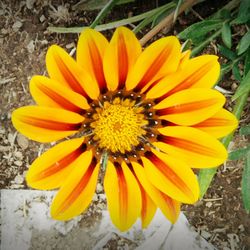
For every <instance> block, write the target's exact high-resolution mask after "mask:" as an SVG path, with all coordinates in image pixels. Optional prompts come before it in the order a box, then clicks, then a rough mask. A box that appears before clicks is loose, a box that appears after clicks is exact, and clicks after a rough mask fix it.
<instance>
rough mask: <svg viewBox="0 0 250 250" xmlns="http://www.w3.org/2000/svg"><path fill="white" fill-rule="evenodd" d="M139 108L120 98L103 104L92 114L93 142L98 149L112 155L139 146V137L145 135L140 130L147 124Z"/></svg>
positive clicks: (144, 132)
mask: <svg viewBox="0 0 250 250" xmlns="http://www.w3.org/2000/svg"><path fill="white" fill-rule="evenodd" d="M140 112H141V108H138V107H135V106H134V101H131V100H129V99H125V100H123V101H121V100H120V98H115V100H114V101H113V102H112V103H110V102H107V101H106V102H104V105H103V107H102V108H98V109H97V112H96V113H95V114H94V116H93V118H94V120H95V121H94V122H92V123H91V127H92V128H93V129H94V130H93V132H94V140H95V141H98V144H99V147H100V148H102V149H106V150H109V151H111V152H113V153H115V152H121V153H125V152H126V151H131V150H132V148H133V146H137V145H138V144H139V137H140V136H142V135H144V134H146V131H145V130H144V129H143V128H142V127H143V126H144V125H146V124H147V120H145V118H144V115H143V114H140Z"/></svg>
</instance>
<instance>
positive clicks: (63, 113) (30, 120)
mask: <svg viewBox="0 0 250 250" xmlns="http://www.w3.org/2000/svg"><path fill="white" fill-rule="evenodd" d="M83 120H84V118H83V117H82V116H81V115H79V114H77V113H73V112H71V111H67V110H63V109H57V108H47V107H39V106H26V107H21V108H18V109H16V110H15V111H13V113H12V123H13V125H14V127H15V128H16V130H18V131H19V132H20V133H22V134H23V135H25V136H27V137H28V138H30V139H32V140H35V141H39V142H52V141H56V140H59V139H62V138H64V137H66V136H69V135H73V134H75V133H76V132H77V131H78V130H79V129H80V128H81V125H82V122H83Z"/></svg>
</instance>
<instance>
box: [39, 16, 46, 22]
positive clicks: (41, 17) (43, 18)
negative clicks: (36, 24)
mask: <svg viewBox="0 0 250 250" xmlns="http://www.w3.org/2000/svg"><path fill="white" fill-rule="evenodd" d="M39 20H40V22H41V23H43V22H44V21H45V20H46V17H45V16H44V15H41V16H40V18H39Z"/></svg>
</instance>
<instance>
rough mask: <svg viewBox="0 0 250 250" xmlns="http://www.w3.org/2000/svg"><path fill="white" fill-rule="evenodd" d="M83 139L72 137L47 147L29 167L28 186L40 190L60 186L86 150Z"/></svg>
mask: <svg viewBox="0 0 250 250" xmlns="http://www.w3.org/2000/svg"><path fill="white" fill-rule="evenodd" d="M83 141H84V139H82V138H79V139H72V140H68V141H65V142H62V143H59V144H58V145H56V146H54V147H53V148H51V149H49V150H48V151H47V152H45V153H43V154H42V155H41V156H40V157H38V158H37V159H36V160H35V161H34V162H33V163H32V165H31V166H30V167H29V170H28V173H27V175H26V181H27V184H28V186H30V187H32V188H37V189H41V190H48V189H55V188H58V187H60V186H61V185H62V184H63V182H64V180H65V177H66V176H68V175H69V174H70V173H71V172H72V170H73V169H74V167H75V162H76V159H77V158H78V157H79V156H80V155H81V154H82V153H83V152H84V151H85V150H86V145H85V144H83Z"/></svg>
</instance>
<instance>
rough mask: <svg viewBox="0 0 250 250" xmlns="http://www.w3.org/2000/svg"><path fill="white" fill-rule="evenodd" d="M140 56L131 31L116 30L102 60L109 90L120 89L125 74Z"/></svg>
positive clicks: (135, 39)
mask: <svg viewBox="0 0 250 250" xmlns="http://www.w3.org/2000/svg"><path fill="white" fill-rule="evenodd" d="M140 54H141V45H140V43H139V41H138V40H137V38H136V36H135V35H134V33H133V32H132V31H130V30H129V29H127V28H125V27H120V28H117V29H116V31H115V33H114V35H113V37H112V39H111V41H110V44H109V45H108V47H107V49H106V51H105V54H104V59H103V66H104V74H105V78H106V81H107V86H108V89H109V90H112V91H113V90H116V89H117V88H119V89H120V88H122V87H123V86H124V84H125V82H126V79H127V74H128V72H129V71H130V70H131V68H132V67H133V66H134V64H135V61H136V59H137V58H138V56H139V55H140Z"/></svg>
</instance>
